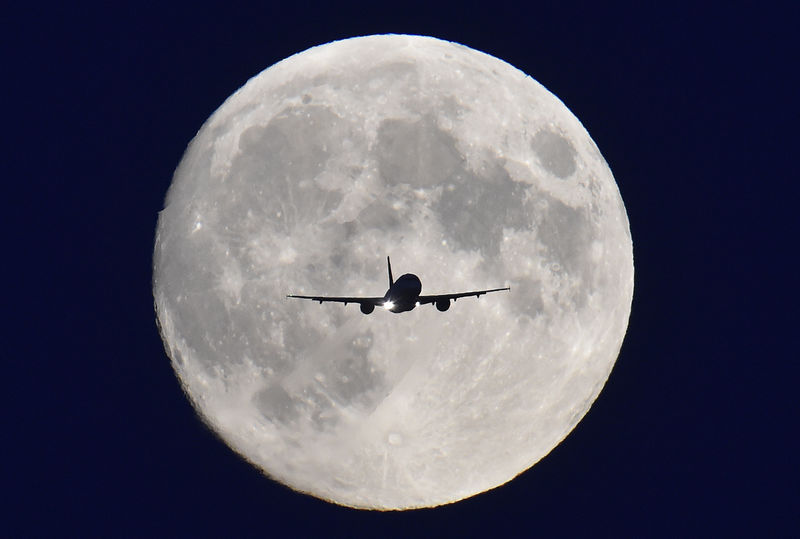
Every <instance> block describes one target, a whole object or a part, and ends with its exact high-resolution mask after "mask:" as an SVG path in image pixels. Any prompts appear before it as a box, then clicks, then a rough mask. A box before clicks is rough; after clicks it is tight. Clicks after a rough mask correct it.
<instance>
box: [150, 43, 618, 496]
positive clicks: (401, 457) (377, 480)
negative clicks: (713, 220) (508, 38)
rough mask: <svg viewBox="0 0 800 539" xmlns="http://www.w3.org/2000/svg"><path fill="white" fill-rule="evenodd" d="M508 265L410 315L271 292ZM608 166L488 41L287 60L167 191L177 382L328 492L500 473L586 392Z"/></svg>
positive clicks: (161, 302)
mask: <svg viewBox="0 0 800 539" xmlns="http://www.w3.org/2000/svg"><path fill="white" fill-rule="evenodd" d="M386 255H391V256H392V262H393V266H394V270H395V274H396V275H399V274H401V273H405V272H413V273H416V274H417V275H419V277H420V278H421V280H422V283H423V293H428V294H435V293H446V292H459V291H467V290H475V289H480V288H490V287H497V286H506V285H510V286H511V292H510V293H508V292H503V293H498V294H490V295H488V296H483V297H481V298H479V299H475V298H465V299H462V300H460V301H458V302H457V303H456V304H455V305H454V306H453V307H452V308H451V309H450V310H449V311H448V312H446V313H440V312H438V311H437V310H436V309H435V308H434V307H432V306H423V307H419V308H417V309H415V310H413V311H411V312H408V313H404V314H399V315H396V314H392V313H389V312H386V311H385V310H383V309H376V310H375V312H374V313H373V314H371V315H369V316H364V315H362V314H361V312H360V311H359V308H358V306H357V305H348V306H343V305H337V304H324V305H319V304H317V303H312V302H307V301H300V300H291V299H286V297H285V296H286V294H290V293H293V294H324V295H366V296H376V295H382V294H383V292H384V291H385V289H386V284H387V283H386V269H385V266H384V264H385V258H386ZM632 293H633V259H632V245H631V237H630V232H629V228H628V221H627V216H626V213H625V208H624V206H623V204H622V200H621V198H620V195H619V191H618V189H617V186H616V184H615V182H614V178H613V176H612V175H611V172H610V170H609V168H608V166H607V165H606V163H605V161H604V160H603V157H602V156H601V155H600V152H599V151H598V149H597V147H596V146H595V144H594V143H593V142H592V140H591V138H590V137H589V135H588V134H587V132H586V131H585V129H584V128H583V127H582V126H581V124H580V123H579V122H578V120H577V119H576V118H575V117H574V116H573V115H572V114H571V113H570V112H569V110H568V109H567V108H566V107H565V106H564V105H563V104H562V103H561V102H560V101H559V100H558V99H557V98H556V97H555V96H553V95H552V94H551V93H549V92H548V91H547V90H545V89H544V88H543V87H542V86H541V85H539V84H538V83H537V82H536V81H534V80H533V79H531V78H530V77H527V76H526V75H524V74H523V73H522V72H520V71H518V70H516V69H515V68H513V67H512V66H510V65H508V64H506V63H504V62H502V61H500V60H498V59H496V58H493V57H491V56H488V55H486V54H483V53H480V52H477V51H474V50H472V49H469V48H467V47H464V46H461V45H456V44H453V43H449V42H445V41H439V40H436V39H432V38H426V37H416V36H394V35H393V36H372V37H364V38H355V39H349V40H344V41H339V42H335V43H330V44H328V45H324V46H321V47H316V48H313V49H310V50H308V51H305V52H303V53H301V54H298V55H295V56H292V57H291V58H288V59H287V60H284V61H283V62H280V63H278V64H276V65H274V66H272V67H271V68H269V69H267V70H266V71H264V72H262V73H261V74H259V75H258V76H256V77H254V78H253V79H251V80H250V81H248V83H247V84H246V85H245V86H244V87H242V88H241V89H240V90H239V91H237V92H236V93H235V94H234V95H233V96H231V97H230V98H229V99H228V100H227V101H226V102H225V103H224V104H223V105H222V106H221V107H220V108H219V110H217V111H216V112H215V113H214V114H213V115H212V116H211V118H210V119H209V120H208V121H207V122H206V124H205V125H204V126H203V127H202V129H201V130H200V132H199V133H198V134H197V136H196V137H195V139H194V140H193V141H192V143H191V144H190V146H189V148H188V149H187V151H186V154H185V155H184V158H183V160H182V161H181V164H180V166H179V168H178V170H177V171H176V173H175V176H174V179H173V182H172V185H171V187H170V190H169V193H168V195H167V200H166V204H165V209H164V210H163V212H162V213H161V214H160V218H159V223H158V232H157V238H156V247H155V261H154V295H155V302H156V309H157V314H158V320H159V324H160V327H161V331H162V336H163V338H164V342H165V344H166V347H167V350H168V353H169V356H170V357H171V359H172V364H173V366H174V368H175V370H176V372H177V374H178V376H179V378H180V380H181V382H182V384H183V386H184V389H185V391H186V393H187V394H188V396H189V397H190V398H191V400H192V402H193V404H194V406H195V407H196V408H197V410H198V411H199V413H200V414H201V415H202V417H203V418H204V420H205V421H207V422H208V423H209V424H210V425H211V427H212V428H213V429H214V430H215V431H216V432H218V433H219V434H220V436H221V437H222V438H223V439H224V440H225V441H226V442H227V443H228V444H229V445H230V446H231V447H232V448H233V449H235V450H236V451H237V452H239V453H240V454H241V455H243V456H244V457H245V458H247V459H248V460H249V461H250V462H252V463H253V464H254V465H255V466H257V467H258V468H260V469H261V470H263V471H264V472H265V473H266V474H268V475H269V476H271V477H273V478H275V479H277V480H278V481H281V482H282V483H285V484H286V485H289V486H291V487H293V488H295V489H298V490H301V491H304V492H308V493H310V494H312V495H314V496H318V497H321V498H325V499H328V500H331V501H333V502H336V503H340V504H346V505H350V506H356V507H369V508H382V509H384V508H408V507H420V506H433V505H438V504H443V503H448V502H452V501H455V500H459V499H462V498H465V497H468V496H471V495H473V494H476V493H479V492H482V491H485V490H487V489H490V488H492V487H495V486H498V485H500V484H502V483H504V482H506V481H508V480H510V479H511V478H513V477H514V476H515V475H517V474H519V473H521V472H522V471H524V470H526V469H527V468H529V467H530V466H532V465H533V464H534V463H536V462H537V461H538V460H539V459H541V458H542V457H543V456H545V455H546V454H547V453H548V452H549V451H550V450H551V449H552V448H553V447H555V446H556V445H557V444H558V443H559V442H560V441H561V440H562V439H563V438H564V437H565V436H566V435H567V434H568V433H569V432H570V430H571V429H572V428H573V427H574V426H575V425H576V424H577V422H578V421H579V420H580V419H581V418H582V417H583V415H584V414H585V413H586V411H587V410H588V409H589V407H590V406H591V404H592V402H594V400H595V398H596V397H597V395H598V393H599V392H600V390H601V388H602V386H603V384H604V383H605V381H606V379H607V378H608V375H609V373H610V371H611V368H612V367H613V364H614V361H615V359H616V356H617V354H618V352H619V349H620V346H621V343H622V339H623V337H624V334H625V330H626V327H627V321H628V316H629V313H630V305H631V297H632Z"/></svg>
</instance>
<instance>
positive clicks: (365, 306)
mask: <svg viewBox="0 0 800 539" xmlns="http://www.w3.org/2000/svg"><path fill="white" fill-rule="evenodd" d="M374 310H375V305H373V304H372V303H362V304H361V312H362V313H364V314H369V313H371V312H372V311H374Z"/></svg>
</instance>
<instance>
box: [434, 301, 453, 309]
mask: <svg viewBox="0 0 800 539" xmlns="http://www.w3.org/2000/svg"><path fill="white" fill-rule="evenodd" d="M436 308H437V309H439V310H440V311H442V312H445V311H446V310H447V309H449V308H450V300H449V299H440V300H438V301H437V302H436Z"/></svg>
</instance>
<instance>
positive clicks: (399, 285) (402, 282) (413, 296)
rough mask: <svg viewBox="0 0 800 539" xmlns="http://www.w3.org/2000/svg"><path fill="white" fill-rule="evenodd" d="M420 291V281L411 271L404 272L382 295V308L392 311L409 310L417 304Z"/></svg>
mask: <svg viewBox="0 0 800 539" xmlns="http://www.w3.org/2000/svg"><path fill="white" fill-rule="evenodd" d="M421 293H422V282H421V281H420V280H419V277H417V276H416V275H414V274H413V273H406V274H404V275H401V276H400V277H398V278H397V280H396V281H395V282H394V283H392V285H391V286H390V287H389V290H387V291H386V294H385V295H384V296H383V299H384V300H385V302H386V303H385V304H384V308H385V309H386V310H387V311H391V312H393V313H402V312H406V311H410V310H411V309H413V308H414V307H416V306H417V301H418V300H419V295H420V294H421Z"/></svg>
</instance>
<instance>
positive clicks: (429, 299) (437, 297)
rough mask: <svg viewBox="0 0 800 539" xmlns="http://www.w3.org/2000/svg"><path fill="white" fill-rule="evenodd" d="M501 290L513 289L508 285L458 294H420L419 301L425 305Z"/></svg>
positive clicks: (479, 295) (477, 296)
mask: <svg viewBox="0 0 800 539" xmlns="http://www.w3.org/2000/svg"><path fill="white" fill-rule="evenodd" d="M500 290H511V287H510V286H506V287H505V288H492V289H490V290H475V291H474V292H459V293H458V294H437V295H435V296H420V297H419V299H418V300H417V301H419V304H420V305H425V304H426V303H436V302H437V301H441V300H451V299H452V300H453V301H455V300H457V299H458V298H464V297H467V296H475V297H476V298H479V297H481V296H482V295H484V294H488V293H489V292H499V291H500Z"/></svg>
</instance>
